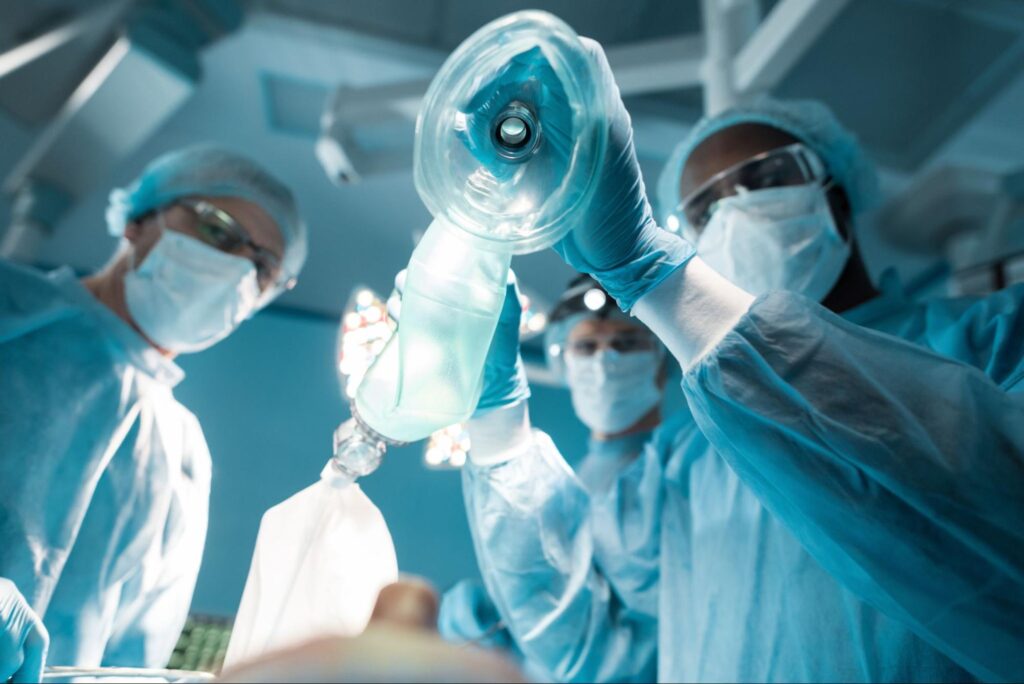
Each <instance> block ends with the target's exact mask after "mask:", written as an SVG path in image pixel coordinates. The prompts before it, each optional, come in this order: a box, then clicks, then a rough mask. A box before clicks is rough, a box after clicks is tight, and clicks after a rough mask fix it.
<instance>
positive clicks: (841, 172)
mask: <svg viewBox="0 0 1024 684" xmlns="http://www.w3.org/2000/svg"><path fill="white" fill-rule="evenodd" d="M751 123H753V124H764V125H767V126H772V127H773V128H777V129H779V130H781V131H784V132H786V133H788V134H790V135H791V136H793V137H794V138H796V139H797V140H799V141H801V142H802V143H804V144H805V145H807V146H808V147H809V148H811V149H812V150H814V151H815V152H816V153H817V154H818V156H819V157H821V159H822V161H824V162H825V167H826V168H827V169H828V172H829V174H831V176H832V178H833V179H835V181H836V184H837V185H839V186H840V187H842V188H843V190H845V191H846V195H847V197H848V198H849V200H850V207H851V209H852V211H853V213H855V214H856V213H859V212H861V211H864V210H865V209H869V208H871V206H872V205H873V204H875V202H876V201H877V200H878V175H877V172H876V170H875V166H874V164H873V163H872V162H871V160H870V159H869V158H868V156H867V154H865V152H864V150H863V148H862V147H861V145H860V143H859V142H858V141H857V138H856V136H854V135H853V133H851V132H850V131H849V130H847V129H846V128H844V127H843V125H842V124H841V123H839V120H838V119H836V117H835V115H834V114H832V112H831V110H829V108H828V107H826V106H825V105H823V104H821V103H820V102H816V101H814V100H775V99H772V98H767V97H766V98H762V99H760V100H758V101H755V102H752V103H750V104H745V105H740V106H737V107H733V108H731V109H727V110H726V111H724V112H722V113H721V114H717V115H715V116H711V117H704V118H703V119H701V120H700V121H698V122H697V124H696V125H695V126H694V127H693V128H692V129H691V130H690V133H689V135H687V136H686V138H684V139H683V141H682V142H680V143H679V145H678V146H677V147H676V148H675V150H674V151H673V152H672V155H671V156H670V157H669V159H668V162H667V163H666V164H665V168H664V170H663V171H662V172H661V176H660V178H659V179H658V187H657V196H656V198H655V201H656V203H657V211H658V218H659V220H660V222H661V225H666V221H667V218H668V215H669V214H670V213H671V212H672V211H673V210H674V209H675V208H676V207H677V206H678V205H679V202H680V200H681V198H680V197H679V183H680V180H681V179H682V175H683V167H685V166H686V161H687V159H689V158H690V154H692V153H693V150H694V149H696V147H697V146H698V145H700V144H701V143H702V142H704V141H705V140H707V139H708V138H710V137H711V136H712V135H714V134H715V133H717V132H719V131H721V130H723V129H726V128H730V127H732V126H737V125H740V124H751Z"/></svg>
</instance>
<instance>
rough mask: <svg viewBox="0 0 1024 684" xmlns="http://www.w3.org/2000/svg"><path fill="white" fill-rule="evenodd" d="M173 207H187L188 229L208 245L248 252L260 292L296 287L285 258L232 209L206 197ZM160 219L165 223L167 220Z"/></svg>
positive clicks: (228, 252) (233, 252)
mask: <svg viewBox="0 0 1024 684" xmlns="http://www.w3.org/2000/svg"><path fill="white" fill-rule="evenodd" d="M171 206H180V207H181V208H183V209H185V210H186V212H187V213H188V215H189V217H190V220H191V222H190V223H189V224H188V225H187V229H188V230H189V232H192V233H194V234H195V235H196V237H198V238H199V239H200V240H202V241H203V242H205V243H206V244H208V245H210V246H211V247H213V248H214V249H218V250H220V251H221V252H225V253H227V254H239V255H242V253H243V252H244V253H245V254H244V256H245V258H247V259H249V261H251V262H252V263H253V265H254V266H255V267H256V281H257V283H258V284H259V287H260V291H264V292H265V291H267V290H268V289H270V288H272V287H274V288H280V289H282V290H290V289H291V288H292V287H294V286H295V277H294V276H291V275H289V274H287V273H284V272H283V271H282V267H281V258H280V257H278V256H277V255H276V254H274V253H273V252H271V251H270V250H269V249H267V248H266V247H261V246H260V245H258V244H256V243H255V242H254V241H253V240H252V238H250V237H249V235H248V234H247V233H246V232H245V229H243V228H242V226H241V225H239V223H238V221H236V220H235V218H234V217H233V216H232V215H231V214H229V213H228V212H226V211H224V210H223V209H219V208H218V207H216V206H214V205H213V204H211V203H209V202H205V201H203V200H192V199H189V200H179V201H177V202H175V203H174V204H173V205H171ZM158 216H162V213H161V214H158ZM160 220H161V222H162V220H163V219H162V218H161V219H160ZM161 227H164V228H166V225H163V224H162V223H161Z"/></svg>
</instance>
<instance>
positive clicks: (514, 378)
mask: <svg viewBox="0 0 1024 684" xmlns="http://www.w3.org/2000/svg"><path fill="white" fill-rule="evenodd" d="M404 287H405V270H404V269H403V270H402V271H400V272H399V273H398V275H397V276H395V291H394V292H393V293H392V294H391V296H390V297H389V298H388V315H389V316H390V317H391V318H392V320H394V321H395V322H398V320H399V318H400V316H401V314H402V289H403V288H404ZM522 317H523V306H522V304H521V303H520V300H519V288H518V287H517V285H516V276H515V273H513V272H512V271H509V272H508V285H507V286H506V287H505V303H504V305H503V306H502V308H501V314H499V316H498V326H497V328H496V329H495V331H494V338H493V339H492V340H491V346H490V348H489V349H488V350H487V358H486V359H485V361H484V385H483V390H482V391H481V393H480V400H479V401H478V402H477V405H476V412H475V413H474V414H473V415H474V416H481V415H483V414H485V413H488V412H490V411H493V410H494V409H498V408H503V407H505V406H512V405H513V404H517V403H519V402H520V401H523V400H524V399H529V397H530V385H529V384H528V383H527V380H526V370H525V369H524V368H523V360H522V358H521V357H520V355H519V325H520V322H521V320H522Z"/></svg>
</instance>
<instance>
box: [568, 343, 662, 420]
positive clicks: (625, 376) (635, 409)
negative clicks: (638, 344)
mask: <svg viewBox="0 0 1024 684" xmlns="http://www.w3.org/2000/svg"><path fill="white" fill-rule="evenodd" d="M660 365H661V357H660V355H659V354H658V353H657V352H655V351H632V352H627V353H624V354H620V353H619V352H617V351H614V350H603V351H599V352H597V353H596V354H593V355H591V356H580V355H578V354H572V353H569V354H566V355H565V370H566V379H567V381H568V383H569V391H570V393H571V395H572V406H573V408H574V409H575V410H576V415H578V416H579V417H580V420H582V421H583V423H584V425H586V426H587V427H589V428H590V429H591V430H594V431H595V432H603V433H605V434H614V433H616V432H622V431H623V430H625V429H626V428H629V427H632V426H633V425H635V424H636V423H637V421H639V420H640V419H641V418H643V417H644V416H645V415H646V414H647V413H648V412H649V411H650V410H651V409H652V408H654V407H655V406H657V405H658V403H659V402H661V389H659V388H658V368H659V367H660Z"/></svg>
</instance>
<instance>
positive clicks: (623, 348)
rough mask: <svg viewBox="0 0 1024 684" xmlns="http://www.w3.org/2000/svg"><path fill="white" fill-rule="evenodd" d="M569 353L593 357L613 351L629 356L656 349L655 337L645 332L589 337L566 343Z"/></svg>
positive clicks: (623, 332)
mask: <svg viewBox="0 0 1024 684" xmlns="http://www.w3.org/2000/svg"><path fill="white" fill-rule="evenodd" d="M566 347H567V351H568V353H570V354H572V355H573V356H593V355H594V354H596V353H598V352H599V351H603V350H607V349H611V350H613V351H616V352H618V353H619V354H629V353H632V352H639V351H650V350H652V349H654V347H655V345H654V336H653V335H652V334H651V333H649V332H647V331H644V330H636V331H632V330H630V331H622V332H617V333H614V334H611V335H587V336H585V337H580V338H577V339H575V340H569V341H568V342H567V343H566Z"/></svg>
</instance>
